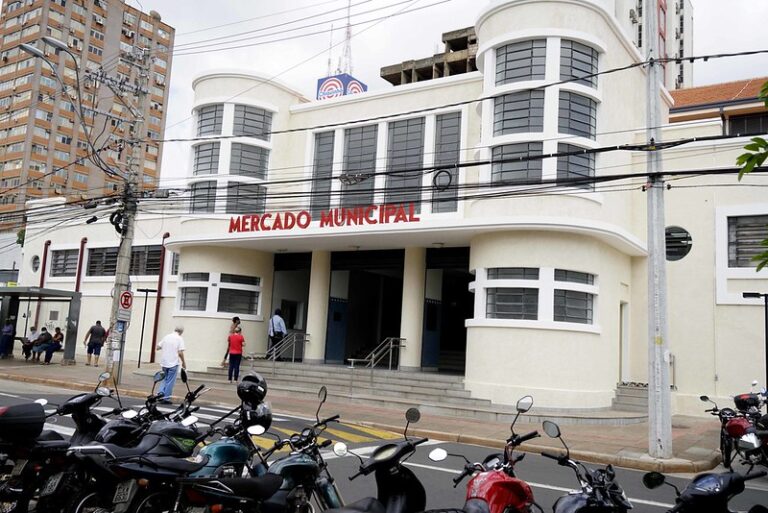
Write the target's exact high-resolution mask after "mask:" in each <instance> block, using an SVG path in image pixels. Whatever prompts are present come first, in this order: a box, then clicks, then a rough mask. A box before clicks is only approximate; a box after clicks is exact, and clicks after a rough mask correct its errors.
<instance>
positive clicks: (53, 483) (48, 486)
mask: <svg viewBox="0 0 768 513" xmlns="http://www.w3.org/2000/svg"><path fill="white" fill-rule="evenodd" d="M63 477H64V472H59V473H58V474H54V475H52V476H51V477H49V478H48V480H47V481H46V482H45V486H44V487H43V489H42V490H41V491H40V497H47V496H49V495H53V494H54V493H55V492H56V489H57V488H58V487H59V483H61V479H62V478H63Z"/></svg>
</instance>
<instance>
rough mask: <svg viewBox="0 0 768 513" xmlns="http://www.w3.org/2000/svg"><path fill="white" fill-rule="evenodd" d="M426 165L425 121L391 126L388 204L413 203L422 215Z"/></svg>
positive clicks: (386, 199) (394, 122)
mask: <svg viewBox="0 0 768 513" xmlns="http://www.w3.org/2000/svg"><path fill="white" fill-rule="evenodd" d="M423 165H424V118H414V119H404V120H402V121H392V122H390V123H389V143H388V144H387V191H386V195H385V200H384V201H385V202H386V203H394V204H401V203H402V204H405V203H413V204H414V205H415V207H416V210H417V211H419V209H420V206H421V182H422V177H423V176H424V172H423V171H422V170H421V167H422V166H423Z"/></svg>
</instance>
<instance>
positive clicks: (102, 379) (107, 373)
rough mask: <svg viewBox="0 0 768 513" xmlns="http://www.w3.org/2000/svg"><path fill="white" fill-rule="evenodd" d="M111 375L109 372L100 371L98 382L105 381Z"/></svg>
mask: <svg viewBox="0 0 768 513" xmlns="http://www.w3.org/2000/svg"><path fill="white" fill-rule="evenodd" d="M111 377H112V374H110V373H109V372H102V373H101V374H99V383H101V382H102V381H106V380H108V379H109V378H111Z"/></svg>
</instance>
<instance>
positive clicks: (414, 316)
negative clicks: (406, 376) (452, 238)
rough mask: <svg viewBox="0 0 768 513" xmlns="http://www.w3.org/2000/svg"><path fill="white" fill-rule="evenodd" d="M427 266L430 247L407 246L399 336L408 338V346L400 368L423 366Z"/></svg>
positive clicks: (408, 368) (418, 367) (414, 368)
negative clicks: (422, 343)
mask: <svg viewBox="0 0 768 513" xmlns="http://www.w3.org/2000/svg"><path fill="white" fill-rule="evenodd" d="M426 270H427V250H426V249H425V248H405V259H404V262H403V305H402V313H401V315H400V336H401V337H402V338H404V339H405V349H403V350H401V351H400V370H419V369H421V335H422V329H423V324H424V288H425V281H426Z"/></svg>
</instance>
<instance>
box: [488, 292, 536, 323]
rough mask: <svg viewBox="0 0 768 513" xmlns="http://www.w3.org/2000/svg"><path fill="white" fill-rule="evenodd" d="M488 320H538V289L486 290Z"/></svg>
mask: <svg viewBox="0 0 768 513" xmlns="http://www.w3.org/2000/svg"><path fill="white" fill-rule="evenodd" d="M485 316H486V318H488V319H526V320H532V321H535V320H538V318H539V289H536V288H507V287H498V288H497V287H492V288H488V289H486V310H485Z"/></svg>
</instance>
